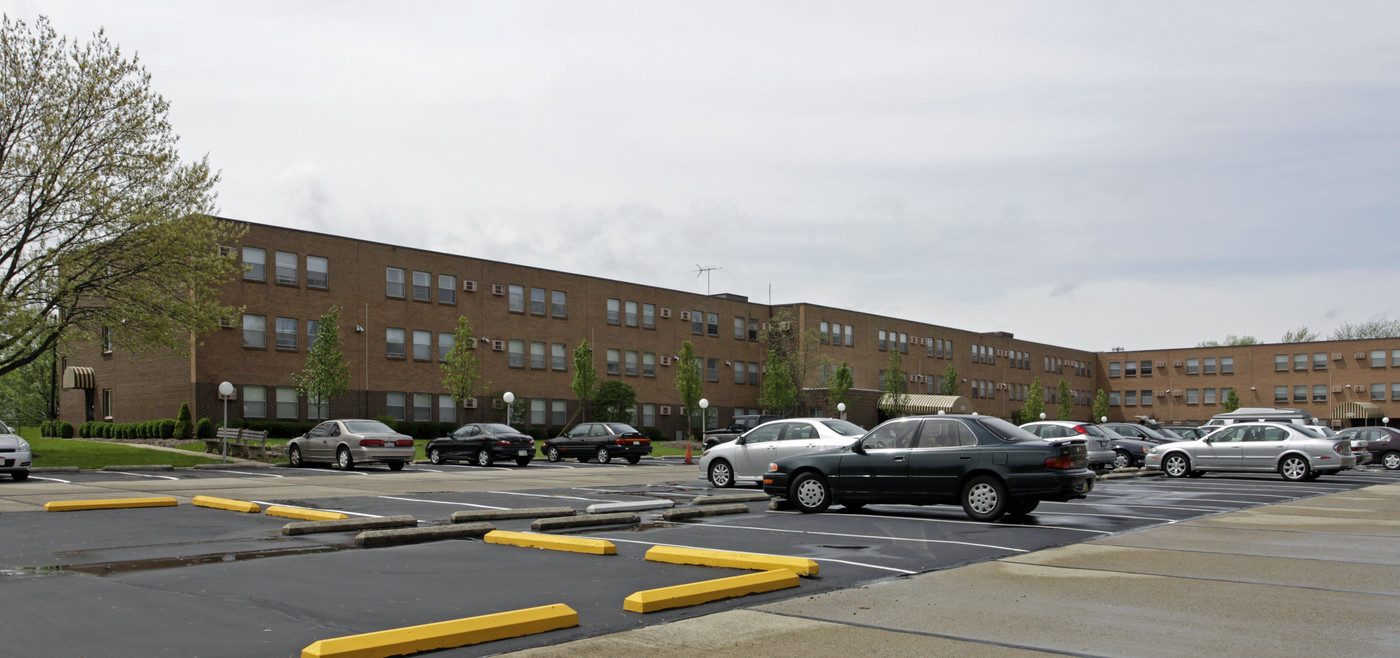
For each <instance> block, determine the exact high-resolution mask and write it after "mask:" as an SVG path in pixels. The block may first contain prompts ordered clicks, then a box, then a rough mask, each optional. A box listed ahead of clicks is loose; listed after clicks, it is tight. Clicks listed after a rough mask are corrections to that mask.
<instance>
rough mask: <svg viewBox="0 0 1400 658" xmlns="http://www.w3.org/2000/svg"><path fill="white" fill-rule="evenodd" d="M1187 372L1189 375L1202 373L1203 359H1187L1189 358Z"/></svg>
mask: <svg viewBox="0 0 1400 658" xmlns="http://www.w3.org/2000/svg"><path fill="white" fill-rule="evenodd" d="M1186 374H1188V375H1199V374H1201V360H1200V359H1187V360H1186Z"/></svg>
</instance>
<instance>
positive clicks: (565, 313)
mask: <svg viewBox="0 0 1400 658" xmlns="http://www.w3.org/2000/svg"><path fill="white" fill-rule="evenodd" d="M549 295H550V304H549V306H550V315H552V316H554V317H556V318H567V317H569V295H568V293H566V292H564V291H563V290H551V291H550V292H549Z"/></svg>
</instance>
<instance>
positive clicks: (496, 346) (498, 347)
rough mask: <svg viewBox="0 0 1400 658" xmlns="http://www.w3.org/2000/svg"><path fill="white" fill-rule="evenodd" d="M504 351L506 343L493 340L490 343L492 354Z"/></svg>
mask: <svg viewBox="0 0 1400 658" xmlns="http://www.w3.org/2000/svg"><path fill="white" fill-rule="evenodd" d="M505 349H506V342H505V341H503V340H493V341H491V351H493V352H504V351H505Z"/></svg>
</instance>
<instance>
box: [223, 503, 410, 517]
mask: <svg viewBox="0 0 1400 658" xmlns="http://www.w3.org/2000/svg"><path fill="white" fill-rule="evenodd" d="M248 502H252V503H257V504H259V505H262V506H264V507H272V506H277V507H290V508H292V509H308V510H313V511H316V512H337V513H340V514H347V515H349V516H363V517H365V518H370V519H382V518H384V517H383V516H381V515H379V514H365V513H363V512H351V511H348V510H343V509H327V508H324V507H302V506H301V505H288V504H286V503H270V502H268V501H265V500H252V501H248Z"/></svg>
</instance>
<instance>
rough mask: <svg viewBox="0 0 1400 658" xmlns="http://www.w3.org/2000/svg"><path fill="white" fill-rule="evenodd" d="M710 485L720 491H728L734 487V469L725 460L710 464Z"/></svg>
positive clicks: (717, 460)
mask: <svg viewBox="0 0 1400 658" xmlns="http://www.w3.org/2000/svg"><path fill="white" fill-rule="evenodd" d="M710 484H713V485H715V486H716V487H719V488H720V489H728V488H729V487H732V486H734V469H733V467H731V466H730V465H729V462H727V461H724V460H723V459H716V460H715V461H714V463H712V464H710Z"/></svg>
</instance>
